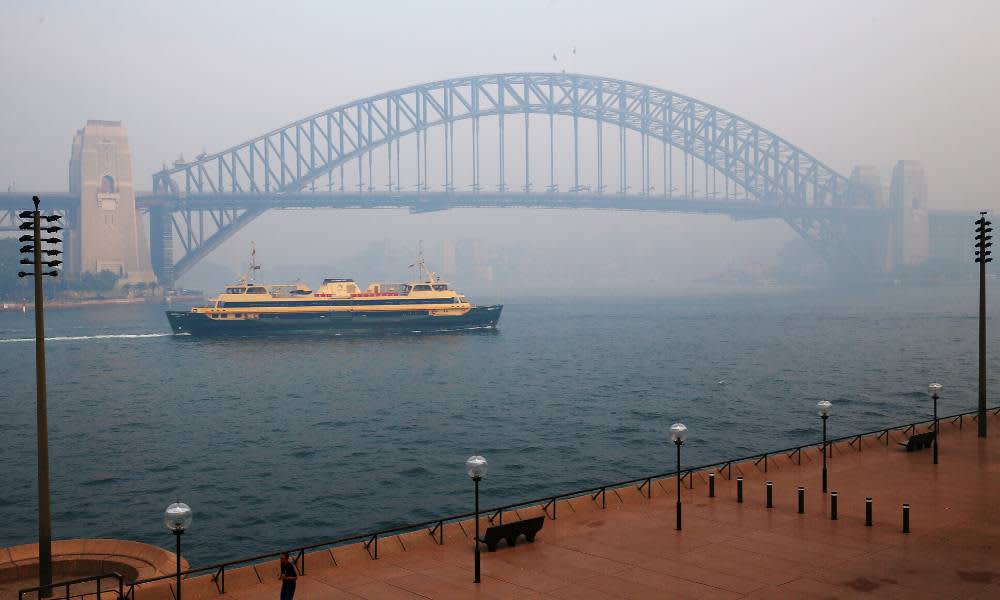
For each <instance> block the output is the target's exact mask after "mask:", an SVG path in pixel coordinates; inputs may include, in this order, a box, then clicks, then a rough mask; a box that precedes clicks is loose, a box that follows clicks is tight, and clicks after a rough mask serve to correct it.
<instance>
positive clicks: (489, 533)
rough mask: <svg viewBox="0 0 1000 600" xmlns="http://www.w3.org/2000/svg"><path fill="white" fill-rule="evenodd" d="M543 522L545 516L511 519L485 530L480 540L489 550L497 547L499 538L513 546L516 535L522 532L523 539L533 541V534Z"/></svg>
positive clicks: (491, 550) (539, 528)
mask: <svg viewBox="0 0 1000 600" xmlns="http://www.w3.org/2000/svg"><path fill="white" fill-rule="evenodd" d="M544 524H545V517H534V518H532V519H525V520H523V521H511V522H510V523H504V524H503V525H494V526H492V527H490V528H488V529H487V530H486V535H484V536H483V539H482V542H483V543H484V544H486V547H487V548H489V550H490V552H493V551H494V550H496V549H497V543H498V542H499V541H500V540H507V546H508V547H510V548H513V547H514V544H516V543H517V537H518V536H519V535H521V534H522V533H523V534H524V539H526V540H528V541H529V542H533V541H535V534H536V533H538V532H539V531H541V529H542V525H544Z"/></svg>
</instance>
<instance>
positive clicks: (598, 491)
mask: <svg viewBox="0 0 1000 600" xmlns="http://www.w3.org/2000/svg"><path fill="white" fill-rule="evenodd" d="M978 412H979V411H978V410H972V411H968V412H964V413H957V414H954V415H948V416H944V417H939V420H940V421H946V420H949V419H950V420H951V422H952V423H955V422H956V421H957V422H958V423H959V427H961V424H962V421H963V420H964V418H965V417H970V416H971V417H972V420H973V421H975V420H977V419H978ZM987 412H992V413H993V415H994V416H996V415H998V414H1000V406H994V407H991V408H988V409H987ZM933 422H934V420H933V419H924V420H920V421H915V422H913V423H906V424H903V425H893V426H889V427H883V428H880V429H874V430H872V431H867V432H865V433H855V434H851V435H846V436H842V437H838V438H830V439H828V440H827V442H826V443H827V447H828V448H829V452H830V455H831V456H832V454H833V445H834V444H836V443H838V442H845V441H846V442H848V444H849V446H850V447H852V448H854V444H858V446H857V448H856V449H857V451H859V452H860V451H861V447H862V445H863V444H861V443H859V442H861V441H862V440H863V438H866V437H869V436H872V435H874V436H876V439H877V440H879V441H881V440H882V439H883V438H884V439H885V443H886V445H887V446H888V445H889V441H890V435H891V434H892V433H893V432H897V431H903V432H904V433H905V432H911V433H912V432H914V431H915V430H916V428H917V427H918V426H921V425H925V424H933ZM812 448H816V449H817V450H819V451H820V452H822V442H815V443H809V444H801V445H798V446H790V447H788V448H782V449H780V450H769V451H767V452H759V453H757V454H751V455H749V456H744V457H741V458H734V459H727V460H721V461H716V462H712V463H706V464H703V465H699V466H696V467H689V468H687V469H682V470H681V471H680V473H679V474H680V477H681V478H682V481H683V479H684V478H688V480H689V485H688V487H689V488H690V489H693V488H694V474H696V473H700V472H704V471H710V470H714V472H716V473H720V474H723V476H724V477H725V478H726V479H730V478H731V477H732V467H733V465H734V464H741V463H748V462H753V464H754V465H757V466H759V464H760V463H761V462H763V463H764V468H763V471H764V472H765V473H766V472H767V468H768V463H767V458H768V457H769V456H780V455H785V456H787V457H788V458H790V459H792V457H793V456H795V457H796V458H797V459H798V463H797V464H800V465H801V464H802V451H803V450H809V449H812ZM793 460H794V459H793ZM677 476H678V471H677V470H676V469H675V470H673V471H664V472H662V473H658V474H656V475H647V476H643V477H636V478H634V479H627V480H624V481H618V482H615V483H604V484H599V485H593V486H588V487H585V488H580V489H577V490H573V491H571V492H563V493H558V494H549V495H546V496H541V497H538V498H532V499H530V500H520V501H518V502H512V503H510V504H504V505H501V506H496V507H493V508H484V509H482V510H480V515H483V516H486V517H487V518H488V519H489V520H490V521H491V522H492V521H493V519H495V518H498V517H499V518H501V519H502V515H503V512H504V511H508V512H509V511H511V510H516V509H518V508H528V507H532V506H540V507H541V509H542V511H543V512H544V514H545V515H546V516H547V517H548V518H550V519H553V520H554V519H555V518H556V516H557V515H556V508H557V502H558V501H560V500H563V501H565V500H571V499H575V498H580V497H583V496H585V495H586V496H589V497H590V499H591V500H592V501H593V502H595V503H596V502H597V499H598V496H600V500H601V501H600V506H601V508H602V509H604V508H606V506H607V504H606V501H605V495H606V493H607V490H609V489H610V490H611V491H612V492H615V493H616V494H617V490H618V489H621V488H625V487H627V486H636V487H638V489H639V492H640V493H642V494H643V495H645V496H646V497H647V498H650V497H652V481H653V480H654V479H657V480H659V479H666V478H668V477H677ZM644 490H645V492H644ZM490 515H492V516H490ZM474 516H475V513H474V512H467V513H462V514H457V515H449V516H446V517H439V518H436V519H430V520H427V521H420V522H418V523H408V524H405V525H398V526H395V527H388V528H385V529H379V530H376V531H368V532H364V533H357V534H350V535H345V536H342V537H339V538H336V539H331V540H326V541H322V542H316V543H312V544H305V545H302V546H295V547H293V548H286V549H283V550H276V551H272V552H266V553H263V554H257V555H254V556H248V557H244V558H238V559H236V560H231V561H226V562H220V563H215V564H211V565H206V566H203V567H196V568H192V569H188V570H186V571H182V572H181V576H182V577H191V576H192V575H202V574H211V580H212V582H213V583H215V586H216V588H217V589H218V590H219V593H222V594H224V593H226V569H229V568H231V567H235V566H239V565H252V564H256V563H260V562H263V561H265V560H268V559H274V558H277V557H279V556H280V555H281V554H283V553H286V552H287V553H288V555H289V556H290V557H294V558H293V562H294V563H295V565H296V567H297V568H298V571H299V574H300V575H305V574H306V552H307V551H312V550H320V549H324V548H325V549H333V548H335V547H338V546H344V545H347V544H350V543H357V542H362V543H363V545H364V548H365V550H366V551H367V552H368V555H369V556H370V557H371V559H372V560H378V541H379V538H384V537H391V536H394V535H400V534H405V533H413V532H416V531H420V530H422V529H423V530H426V531H427V533H428V534H429V535H430V536H431V538H432V539H434V541H435V543H437V544H438V545H443V544H444V526H445V524H447V523H454V522H460V521H464V520H466V519H469V518H471V517H474ZM335 562H336V561H335ZM175 577H176V574H175V573H170V574H168V575H160V576H158V577H148V578H145V579H140V580H136V581H134V582H131V583H128V584H127V589H126V590H125V591H124V594H123V597H124V598H127V599H128V600H135V599H136V598H138V597H139V596H138V595H137V593H136V592H137V589H138V587H140V586H145V585H148V584H151V583H156V582H158V581H164V580H167V579H173V578H175Z"/></svg>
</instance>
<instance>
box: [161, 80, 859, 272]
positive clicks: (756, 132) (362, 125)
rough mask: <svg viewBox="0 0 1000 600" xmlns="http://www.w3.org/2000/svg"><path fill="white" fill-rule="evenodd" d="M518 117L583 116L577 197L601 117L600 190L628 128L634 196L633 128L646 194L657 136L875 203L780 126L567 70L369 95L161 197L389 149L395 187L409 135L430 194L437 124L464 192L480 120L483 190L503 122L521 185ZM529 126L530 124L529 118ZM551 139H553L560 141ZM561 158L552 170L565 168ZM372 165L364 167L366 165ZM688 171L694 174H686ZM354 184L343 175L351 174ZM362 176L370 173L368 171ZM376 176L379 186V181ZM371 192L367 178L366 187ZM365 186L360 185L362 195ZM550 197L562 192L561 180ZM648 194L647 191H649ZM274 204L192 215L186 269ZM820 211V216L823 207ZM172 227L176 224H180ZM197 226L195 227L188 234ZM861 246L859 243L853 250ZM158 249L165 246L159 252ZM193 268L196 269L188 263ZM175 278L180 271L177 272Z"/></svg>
mask: <svg viewBox="0 0 1000 600" xmlns="http://www.w3.org/2000/svg"><path fill="white" fill-rule="evenodd" d="M507 115H549V116H550V119H549V122H550V136H551V135H552V134H551V131H552V129H551V123H552V118H554V117H555V116H563V117H570V118H572V119H573V140H572V155H573V185H572V187H571V188H570V189H569V193H578V192H581V191H588V192H589V191H590V190H589V189H586V188H584V187H583V186H581V184H580V148H579V120H580V119H587V120H591V121H596V122H597V123H598V128H599V132H598V136H597V144H598V152H597V193H599V194H600V193H602V192H603V191H604V189H605V186H604V185H603V177H604V165H603V154H604V153H603V150H602V149H601V148H600V146H601V144H602V143H603V141H602V140H603V130H604V127H605V126H617V127H618V128H619V130H620V140H619V142H620V154H619V165H618V168H619V173H620V176H619V190H618V193H619V194H626V193H627V191H628V189H629V187H628V186H627V183H626V181H627V171H628V164H627V159H626V151H625V148H626V144H625V139H626V138H625V132H626V131H633V132H637V133H639V134H640V136H641V137H642V152H641V157H640V160H641V161H642V167H643V168H642V179H643V181H642V188H641V189H642V193H643V194H647V193H648V191H649V189H651V186H650V185H649V181H648V179H649V175H648V173H649V168H648V164H649V140H650V139H653V140H659V141H661V142H662V143H664V144H665V145H669V146H670V147H673V148H677V149H679V150H681V151H682V152H684V153H686V154H687V155H690V156H691V157H693V158H695V159H697V160H699V161H701V162H702V163H704V165H705V167H706V169H708V168H711V169H713V170H714V171H716V172H718V173H720V174H722V175H723V177H725V178H727V179H728V180H730V181H732V182H734V183H735V184H736V185H737V186H739V187H740V188H742V189H743V190H744V193H745V196H746V197H747V198H752V199H753V200H754V201H755V202H757V203H759V204H761V205H762V206H766V207H770V208H774V207H789V208H796V209H804V208H812V207H815V208H860V207H868V206H870V194H869V192H868V190H865V189H864V188H859V187H856V186H852V184H851V182H850V181H849V180H848V179H847V178H846V177H844V176H842V175H840V174H838V173H837V172H836V171H834V170H833V169H831V168H830V167H828V166H827V165H825V164H824V163H822V162H821V161H819V160H818V159H817V158H815V157H814V156H812V155H811V154H809V153H808V152H805V151H804V150H802V149H800V148H798V147H797V146H795V145H793V144H791V143H790V142H788V141H787V140H785V139H784V138H782V137H780V136H778V135H777V134H775V133H774V132H772V131H770V130H768V129H766V128H764V127H761V126H759V125H757V124H756V123H754V122H752V121H750V120H747V119H744V118H742V117H739V116H738V115H735V114H733V113H731V112H729V111H726V110H723V109H721V108H719V107H717V106H714V105H712V104H709V103H706V102H702V101H700V100H697V99H695V98H692V97H690V96H685V95H683V94H678V93H676V92H671V91H668V90H664V89H660V88H656V87H652V86H647V85H642V84H638V83H633V82H629V81H622V80H618V79H611V78H605V77H593V76H586V75H576V74H565V73H507V74H494V75H480V76H471V77H462V78H457V79H446V80H441V81H436V82H432V83H426V84H422V85H417V86H412V87H407V88H403V89H399V90H395V91H391V92H386V93H383V94H379V95H376V96H371V97H368V98H364V99H361V100H357V101H354V102H351V103H348V104H343V105H341V106H337V107H335V108H332V109H330V110H327V111H324V112H320V113H317V114H314V115H311V116H309V117H306V118H304V119H301V120H299V121H296V122H294V123H291V124H289V125H286V126H284V127H281V128H278V129H275V130H273V131H270V132H268V133H266V134H264V135H261V136H258V137H256V138H254V139H252V140H249V141H247V142H244V143H242V144H239V145H237V146H234V147H232V148H228V149H226V150H223V151H222V152H218V153H215V154H211V155H202V156H199V157H198V159H197V160H195V161H193V162H188V163H181V162H178V163H175V165H174V166H173V167H172V168H167V169H164V170H163V171H161V172H159V173H156V174H155V175H154V177H153V190H154V196H157V197H161V198H162V197H171V196H172V197H175V198H185V197H195V196H216V197H221V196H230V195H232V196H244V195H262V196H268V195H273V194H285V193H289V192H296V191H300V190H303V189H304V188H305V187H306V186H308V185H309V184H310V183H311V182H314V181H315V180H316V179H318V178H319V177H321V176H323V175H325V174H328V173H332V171H333V170H334V169H338V168H340V169H342V168H343V167H344V165H345V164H346V163H348V162H350V161H352V160H355V159H359V160H360V158H361V157H363V156H365V155H367V156H368V157H369V173H370V172H371V156H372V153H373V152H374V151H375V150H377V149H379V148H382V147H385V146H386V145H388V146H389V148H388V150H389V152H388V160H389V161H390V162H389V165H390V166H389V173H388V177H389V186H390V190H391V189H393V188H392V186H393V181H392V160H393V157H392V144H393V143H395V146H396V157H395V159H396V182H395V189H396V190H397V191H398V190H399V189H400V187H399V186H400V182H399V179H400V177H399V163H400V156H399V140H400V139H402V138H406V137H408V136H416V144H415V151H416V154H417V161H416V163H417V169H416V179H417V186H416V187H417V190H418V192H419V191H426V190H427V181H428V178H427V163H428V155H427V137H428V136H427V131H428V130H429V129H432V128H436V127H444V129H445V136H444V167H445V186H444V187H445V191H446V193H447V192H451V191H453V190H454V189H455V186H454V178H455V172H454V171H455V169H454V152H455V143H454V124H455V123H456V122H458V121H463V120H472V123H473V125H472V132H473V134H472V135H473V148H472V181H473V185H472V186H471V187H472V189H473V191H479V190H480V189H482V181H481V169H480V160H479V148H478V139H479V121H480V119H481V118H483V117H494V116H495V117H497V123H498V127H499V132H498V139H499V148H500V153H499V171H498V178H499V181H498V182H497V185H496V188H495V189H496V190H497V191H499V192H504V191H506V190H507V189H509V187H508V185H507V182H506V173H505V167H506V165H505V154H506V153H505V151H504V143H505V134H504V128H505V121H504V117H505V116H507ZM524 122H525V128H527V125H528V122H529V120H528V119H527V118H525V120H524ZM528 139H529V138H528V136H527V135H525V141H526V147H525V157H524V159H525V166H524V176H525V181H524V185H523V186H522V188H521V191H522V192H525V193H530V192H532V191H533V189H532V183H531V180H530V177H529V172H530V165H529V162H528V154H529V150H528V147H527V146H528V144H527V141H528ZM550 146H551V143H550ZM552 161H553V159H551V158H550V168H553V167H552V166H551V165H552V164H553V162H552ZM360 167H361V165H360V162H359V169H360ZM685 176H686V174H685ZM341 181H342V180H341ZM359 181H360V176H359ZM370 186H371V182H369V189H374V188H371V187H370ZM359 188H360V184H359ZM360 191H361V190H360V189H359V192H360ZM545 192H546V193H549V194H551V193H554V192H558V188H557V186H555V183H554V178H553V179H551V180H550V186H549V187H548V188H546V190H545ZM640 195H642V194H640ZM264 210H266V209H261V208H259V207H258V208H247V209H246V210H244V211H243V212H236V213H233V215H232V216H231V218H229V219H228V220H223V221H218V225H219V228H218V230H217V232H216V233H215V234H211V235H210V236H209V237H207V238H204V239H203V240H201V241H199V240H198V239H197V236H192V233H191V232H192V225H191V216H190V214H188V216H187V217H186V221H187V223H186V224H183V225H182V224H181V223H179V222H178V221H177V220H176V219H174V221H173V229H176V230H177V233H178V234H179V235H180V236H181V237H182V239H183V238H186V239H187V240H188V242H190V243H185V244H184V245H185V249H186V250H187V255H186V256H185V258H184V259H183V260H182V261H181V263H178V265H177V266H178V269H177V271H178V274H179V272H182V271H183V270H184V269H186V268H187V267H189V266H190V264H193V262H194V261H195V260H197V259H199V258H200V257H201V256H203V255H204V254H205V253H207V251H208V250H210V249H211V248H214V247H215V246H217V245H218V243H220V242H221V241H222V240H223V239H225V238H226V237H228V236H229V235H231V234H232V233H233V231H235V229H234V228H238V227H241V226H242V225H244V224H245V223H247V222H249V220H252V219H253V218H254V217H256V216H257V215H259V214H261V213H262V212H264ZM817 214H818V213H817ZM787 220H788V222H789V223H790V224H791V225H792V227H793V228H795V229H796V230H797V231H798V232H799V233H800V234H801V235H803V236H804V237H805V238H806V239H807V240H809V241H811V242H813V243H814V244H815V246H816V247H817V248H819V249H820V250H821V251H823V252H825V253H827V254H831V253H837V252H841V253H843V251H844V250H845V248H844V246H846V244H845V242H844V240H843V235H842V232H840V231H838V226H837V225H836V224H835V223H834V221H833V220H831V219H830V218H828V217H823V216H816V217H811V216H801V212H800V213H799V216H796V217H789V218H787ZM168 227H169V226H168ZM182 230H185V231H182ZM195 242H197V244H196V243H195ZM847 252H848V253H850V251H849V249H848V251H847ZM155 254H156V252H155V251H154V255H155ZM184 263H186V264H184ZM171 278H172V277H171Z"/></svg>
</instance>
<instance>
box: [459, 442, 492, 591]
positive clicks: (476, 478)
mask: <svg viewBox="0 0 1000 600" xmlns="http://www.w3.org/2000/svg"><path fill="white" fill-rule="evenodd" d="M487 466H488V463H487V462H486V459H485V458H483V457H482V456H479V455H476V456H470V457H469V458H468V459H467V460H466V461H465V471H466V472H467V473H468V474H469V477H471V478H472V481H473V482H475V484H476V538H475V542H476V578H475V580H474V582H475V583H479V482H480V481H481V480H482V478H483V477H486V468H487Z"/></svg>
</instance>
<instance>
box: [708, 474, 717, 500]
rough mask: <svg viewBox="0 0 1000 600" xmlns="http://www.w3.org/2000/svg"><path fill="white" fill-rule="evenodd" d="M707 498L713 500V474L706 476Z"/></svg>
mask: <svg viewBox="0 0 1000 600" xmlns="http://www.w3.org/2000/svg"><path fill="white" fill-rule="evenodd" d="M708 497H709V498H715V473H709V474H708Z"/></svg>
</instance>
